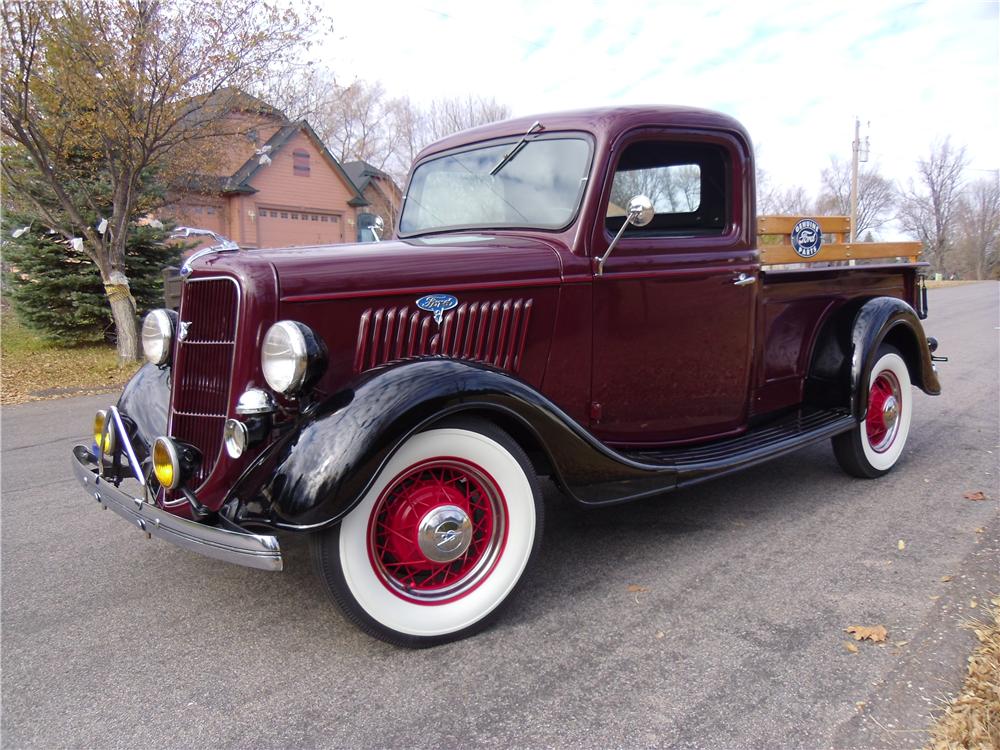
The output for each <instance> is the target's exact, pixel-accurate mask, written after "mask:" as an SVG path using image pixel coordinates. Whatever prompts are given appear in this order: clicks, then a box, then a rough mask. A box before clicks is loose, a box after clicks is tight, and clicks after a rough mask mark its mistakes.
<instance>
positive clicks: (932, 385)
mask: <svg viewBox="0 0 1000 750" xmlns="http://www.w3.org/2000/svg"><path fill="white" fill-rule="evenodd" d="M883 342H884V343H887V344H892V345H893V346H895V347H896V348H897V349H899V350H900V352H901V353H902V355H903V358H904V359H905V360H906V364H907V367H908V368H909V370H910V376H911V378H912V380H913V384H914V385H916V386H917V387H919V388H920V389H921V390H922V391H923V392H924V393H927V394H929V395H931V396H936V395H938V394H939V393H941V383H940V382H939V381H938V376H937V372H936V371H935V370H934V365H933V363H932V361H931V351H930V349H929V348H928V346H927V337H926V336H925V335H924V329H923V326H922V325H920V319H919V318H918V317H917V313H916V312H915V311H914V309H913V308H912V307H910V306H909V305H908V304H906V303H905V302H903V301H902V300H900V299H896V298H895V297H876V298H875V299H872V300H869V301H868V302H866V303H865V304H864V305H862V306H861V309H859V310H858V312H857V314H856V315H855V316H854V324H853V326H852V331H851V394H852V398H851V411H852V413H853V414H854V416H855V417H856V418H857V419H859V420H860V419H864V417H865V414H866V413H867V412H868V388H865V387H862V384H865V383H867V382H868V379H869V377H870V376H871V371H872V367H874V366H875V361H876V359H877V357H878V349H879V346H880V345H881V344H882V343H883Z"/></svg>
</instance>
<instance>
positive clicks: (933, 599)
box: [930, 594, 941, 602]
mask: <svg viewBox="0 0 1000 750" xmlns="http://www.w3.org/2000/svg"><path fill="white" fill-rule="evenodd" d="M940 598H941V595H940V594H935V595H934V596H932V597H930V599H931V601H932V602H933V601H937V600H938V599H940Z"/></svg>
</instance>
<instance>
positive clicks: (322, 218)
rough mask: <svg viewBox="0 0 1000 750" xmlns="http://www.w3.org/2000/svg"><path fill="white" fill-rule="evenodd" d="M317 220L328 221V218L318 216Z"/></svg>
mask: <svg viewBox="0 0 1000 750" xmlns="http://www.w3.org/2000/svg"><path fill="white" fill-rule="evenodd" d="M319 220H320V221H329V220H330V219H329V218H328V217H326V216H320V217H319Z"/></svg>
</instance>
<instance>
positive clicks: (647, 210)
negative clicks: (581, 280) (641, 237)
mask: <svg viewBox="0 0 1000 750" xmlns="http://www.w3.org/2000/svg"><path fill="white" fill-rule="evenodd" d="M655 215H656V210H655V209H654V208H653V201H651V200H650V199H649V198H648V197H646V196H645V195H634V196H632V199H631V200H630V201H629V202H628V212H627V213H626V214H625V221H624V222H622V228H621V229H619V230H618V234H616V235H615V238H614V239H613V240H611V244H610V245H608V249H607V250H606V251H605V253H604V255H602V256H601V257H600V258H598V259H597V275H598V276H602V275H604V261H606V260H607V259H608V256H610V255H611V251H612V250H614V249H615V245H617V244H618V240H620V239H621V238H622V235H623V234H625V230H626V229H628V227H629V225H632V226H637V227H644V226H646V225H647V224H648V223H649V222H651V221H652V220H653V217H654V216H655Z"/></svg>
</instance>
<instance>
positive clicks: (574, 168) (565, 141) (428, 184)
mask: <svg viewBox="0 0 1000 750" xmlns="http://www.w3.org/2000/svg"><path fill="white" fill-rule="evenodd" d="M511 145H512V142H511V141H504V142H503V143H500V144H497V145H491V146H484V147H481V148H475V149H470V150H468V151H461V152H458V153H452V154H448V155H447V156H441V157H438V158H435V159H430V160H429V161H426V162H424V163H423V164H421V165H420V166H418V167H417V168H416V170H415V171H414V172H413V179H411V180H410V187H409V190H407V193H406V198H405V200H404V203H403V213H402V216H401V217H400V221H399V231H400V234H401V235H409V234H417V233H421V232H433V231H438V230H444V229H458V228H463V229H464V228H500V227H524V228H537V229H561V228H563V227H565V226H567V225H568V224H569V223H570V222H571V221H572V220H573V217H574V216H575V215H576V211H577V208H578V206H579V205H580V198H581V196H582V195H583V189H584V187H585V185H586V181H587V173H588V171H589V170H590V142H589V141H588V140H586V139H584V138H580V137H572V138H546V137H541V138H537V139H535V140H531V141H528V142H527V143H526V144H525V145H524V147H523V148H522V149H521V150H520V151H519V153H518V154H517V158H516V159H509V160H508V161H507V162H506V164H505V165H504V167H503V169H501V170H500V171H499V172H497V174H495V175H491V174H490V171H491V170H493V169H494V168H495V167H496V166H497V164H498V163H500V162H501V161H503V159H504V157H505V155H506V154H507V153H508V152H509V151H510V150H511Z"/></svg>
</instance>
